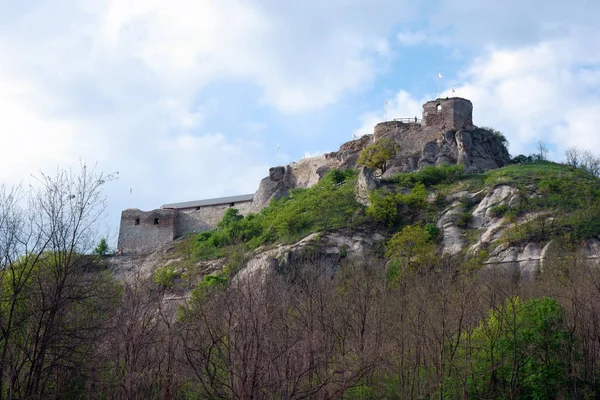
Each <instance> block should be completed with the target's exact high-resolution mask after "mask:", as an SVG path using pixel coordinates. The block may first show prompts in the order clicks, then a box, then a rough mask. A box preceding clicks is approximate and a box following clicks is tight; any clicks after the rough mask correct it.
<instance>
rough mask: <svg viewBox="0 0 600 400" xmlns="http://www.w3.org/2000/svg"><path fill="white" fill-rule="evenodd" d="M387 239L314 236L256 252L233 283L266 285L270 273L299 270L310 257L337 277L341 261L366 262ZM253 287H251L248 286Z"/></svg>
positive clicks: (354, 235) (356, 234) (380, 236)
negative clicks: (376, 247) (369, 253)
mask: <svg viewBox="0 0 600 400" xmlns="http://www.w3.org/2000/svg"><path fill="white" fill-rule="evenodd" d="M382 240H384V237H383V236H382V235H380V234H377V233H376V234H374V235H373V234H370V235H367V234H360V233H349V234H344V233H327V234H325V235H323V234H319V233H313V234H311V235H309V236H307V237H305V238H304V239H302V240H300V241H299V242H297V243H293V244H289V245H279V246H277V247H275V248H273V249H268V250H261V249H257V250H256V251H255V253H254V255H253V256H252V257H251V258H250V259H249V260H248V262H247V263H246V266H245V267H244V268H243V269H241V270H240V271H239V272H238V273H237V274H236V275H235V277H234V278H233V282H232V283H233V284H243V285H244V286H263V285H264V284H265V283H266V282H267V280H268V278H269V276H270V275H271V274H274V273H276V272H277V271H285V270H286V269H288V268H292V269H294V268H297V265H298V264H300V265H301V264H302V260H304V259H305V258H306V257H307V254H308V255H309V256H308V262H309V263H313V264H314V263H315V260H317V261H316V262H317V263H318V265H319V267H321V268H325V269H326V270H327V271H328V272H329V273H330V274H331V275H334V274H335V272H336V270H337V267H338V265H339V264H340V263H341V261H342V260H364V259H365V257H366V254H367V252H369V251H370V250H372V249H373V248H374V247H375V246H376V245H377V243H379V242H381V241H382ZM249 284H250V285H249Z"/></svg>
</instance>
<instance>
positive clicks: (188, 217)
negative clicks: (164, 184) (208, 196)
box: [175, 201, 260, 237]
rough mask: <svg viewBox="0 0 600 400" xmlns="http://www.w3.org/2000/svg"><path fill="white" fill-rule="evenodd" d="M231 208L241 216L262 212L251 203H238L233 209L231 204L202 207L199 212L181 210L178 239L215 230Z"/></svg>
mask: <svg viewBox="0 0 600 400" xmlns="http://www.w3.org/2000/svg"><path fill="white" fill-rule="evenodd" d="M229 208H236V209H238V210H239V212H240V214H241V215H248V214H249V213H251V212H258V211H260V210H258V209H257V207H256V205H255V204H254V203H253V202H251V201H247V202H242V203H236V204H234V205H233V207H232V206H230V205H229V204H219V205H214V206H204V207H200V208H199V209H198V210H195V209H190V210H179V211H178V214H177V229H176V231H175V235H176V236H177V237H178V236H183V235H187V234H193V233H199V232H205V231H209V230H211V229H214V228H216V227H217V224H218V223H219V221H221V219H223V216H224V215H225V212H226V211H227V210H228V209H229Z"/></svg>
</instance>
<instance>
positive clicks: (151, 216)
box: [117, 208, 177, 254]
mask: <svg viewBox="0 0 600 400" xmlns="http://www.w3.org/2000/svg"><path fill="white" fill-rule="evenodd" d="M176 215H177V212H176V211H175V210H160V209H159V210H152V211H147V212H145V211H142V210H139V209H137V208H130V209H127V210H125V211H123V212H122V213H121V225H120V227H119V241H118V244H117V246H118V250H119V251H120V252H121V251H122V252H123V254H147V253H150V252H151V251H153V250H155V249H156V247H157V246H160V245H162V244H165V243H168V242H170V241H172V240H173V239H174V238H175V226H176Z"/></svg>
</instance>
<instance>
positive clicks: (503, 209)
mask: <svg viewBox="0 0 600 400" xmlns="http://www.w3.org/2000/svg"><path fill="white" fill-rule="evenodd" d="M509 210H510V208H509V207H508V205H507V204H497V205H495V206H492V207H490V209H489V213H490V217H492V218H500V217H503V216H504V214H506V213H507V212H508V211H509Z"/></svg>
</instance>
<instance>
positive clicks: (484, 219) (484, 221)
mask: <svg viewBox="0 0 600 400" xmlns="http://www.w3.org/2000/svg"><path fill="white" fill-rule="evenodd" d="M516 195H517V189H515V188H513V187H512V186H508V185H500V186H497V187H495V188H494V190H492V191H491V192H490V193H488V195H487V196H485V197H484V198H483V200H482V201H481V202H480V203H479V204H478V205H477V207H475V210H473V214H472V215H473V217H472V218H471V222H470V224H469V225H470V227H471V228H476V229H480V228H486V227H488V226H489V224H490V222H491V216H490V208H492V207H493V206H497V205H503V204H506V205H508V204H509V202H510V200H511V199H512V198H513V196H516Z"/></svg>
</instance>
